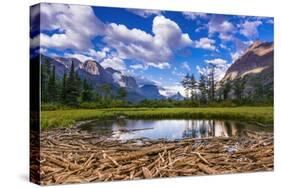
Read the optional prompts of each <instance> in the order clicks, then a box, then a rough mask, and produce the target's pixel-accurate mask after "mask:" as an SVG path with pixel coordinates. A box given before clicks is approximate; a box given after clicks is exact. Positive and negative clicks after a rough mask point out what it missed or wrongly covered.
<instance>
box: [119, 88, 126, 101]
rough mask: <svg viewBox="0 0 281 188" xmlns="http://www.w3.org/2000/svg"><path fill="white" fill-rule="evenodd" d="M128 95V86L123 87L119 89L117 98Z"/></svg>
mask: <svg viewBox="0 0 281 188" xmlns="http://www.w3.org/2000/svg"><path fill="white" fill-rule="evenodd" d="M126 96H127V91H126V88H124V87H121V88H119V89H118V91H117V98H118V99H124V98H125V97H126Z"/></svg>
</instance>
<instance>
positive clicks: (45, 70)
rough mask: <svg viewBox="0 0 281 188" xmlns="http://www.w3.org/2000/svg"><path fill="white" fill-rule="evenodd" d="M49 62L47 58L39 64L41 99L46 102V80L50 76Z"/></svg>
mask: <svg viewBox="0 0 281 188" xmlns="http://www.w3.org/2000/svg"><path fill="white" fill-rule="evenodd" d="M50 70H51V64H50V61H49V60H46V62H45V63H42V64H41V100H42V101H43V102H48V81H49V76H50Z"/></svg>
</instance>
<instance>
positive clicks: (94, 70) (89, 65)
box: [81, 60, 103, 75]
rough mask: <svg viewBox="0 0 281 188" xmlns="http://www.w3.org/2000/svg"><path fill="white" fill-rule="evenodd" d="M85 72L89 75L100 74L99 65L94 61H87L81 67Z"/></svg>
mask: <svg viewBox="0 0 281 188" xmlns="http://www.w3.org/2000/svg"><path fill="white" fill-rule="evenodd" d="M81 66H82V67H81V68H83V69H84V70H85V71H86V72H88V73H90V74H91V75H99V74H100V72H101V69H103V68H102V67H101V65H100V64H99V63H97V62H95V61H92V60H88V61H86V62H85V63H83V64H82V65H81Z"/></svg>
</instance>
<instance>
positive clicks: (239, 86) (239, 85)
mask: <svg viewBox="0 0 281 188" xmlns="http://www.w3.org/2000/svg"><path fill="white" fill-rule="evenodd" d="M245 83H246V82H245V79H243V78H238V79H236V80H235V81H234V94H235V96H236V98H237V99H238V100H242V99H243V91H244V88H245Z"/></svg>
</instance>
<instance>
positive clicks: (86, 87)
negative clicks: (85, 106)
mask: <svg viewBox="0 0 281 188" xmlns="http://www.w3.org/2000/svg"><path fill="white" fill-rule="evenodd" d="M92 90H93V89H92V87H91V85H90V84H88V82H87V81H86V79H85V80H84V81H83V90H82V93H81V98H82V101H84V102H89V101H91V100H93V91H92Z"/></svg>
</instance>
